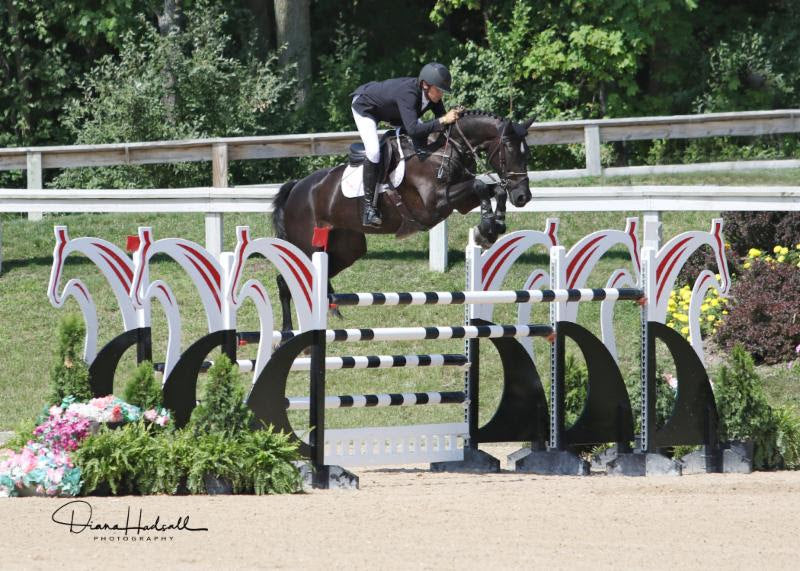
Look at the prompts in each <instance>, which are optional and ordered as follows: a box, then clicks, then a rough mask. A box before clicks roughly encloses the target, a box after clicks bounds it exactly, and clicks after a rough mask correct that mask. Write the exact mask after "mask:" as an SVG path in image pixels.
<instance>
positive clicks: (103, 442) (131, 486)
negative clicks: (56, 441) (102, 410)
mask: <svg viewBox="0 0 800 571" xmlns="http://www.w3.org/2000/svg"><path fill="white" fill-rule="evenodd" d="M156 448H157V445H156V439H155V438H153V435H152V434H151V433H150V431H149V430H148V429H147V426H145V424H144V423H143V422H141V421H140V422H131V423H128V424H126V425H124V426H122V427H120V428H118V429H116V430H110V429H108V428H107V427H101V428H100V430H99V431H98V432H97V434H93V435H92V436H90V437H89V438H87V439H86V440H84V441H83V443H82V444H81V445H80V447H79V448H78V449H77V450H76V451H75V453H74V455H73V460H74V462H75V464H76V465H77V466H79V467H80V469H81V477H82V479H83V490H82V491H83V493H84V494H88V493H91V492H93V491H95V490H97V489H98V487H100V488H101V489H102V485H103V484H105V485H107V486H108V487H109V488H110V490H111V493H113V494H121V493H135V492H139V491H140V489H139V488H140V487H146V486H142V481H143V480H144V481H147V479H148V478H150V476H148V475H147V473H148V472H149V471H151V470H153V469H154V468H155V465H154V457H155V456H156V454H155V450H156Z"/></svg>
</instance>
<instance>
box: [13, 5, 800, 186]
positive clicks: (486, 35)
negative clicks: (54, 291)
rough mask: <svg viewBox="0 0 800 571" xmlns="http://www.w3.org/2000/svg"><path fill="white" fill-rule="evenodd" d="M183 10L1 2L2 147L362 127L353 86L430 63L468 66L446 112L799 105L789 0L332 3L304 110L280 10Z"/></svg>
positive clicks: (791, 151) (182, 174) (687, 155)
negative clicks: (168, 28)
mask: <svg viewBox="0 0 800 571" xmlns="http://www.w3.org/2000/svg"><path fill="white" fill-rule="evenodd" d="M181 4H182V7H183V16H182V17H181V18H180V25H179V26H178V27H179V28H180V30H179V31H177V32H175V33H172V34H167V35H161V34H160V33H159V24H158V23H159V16H161V15H162V14H161V12H162V11H163V10H164V3H163V2H162V1H158V0H110V1H108V2H102V3H99V2H84V3H76V2H56V1H55V0H30V1H26V2H22V1H21V0H7V1H6V2H4V3H3V4H1V5H0V24H2V25H0V74H2V81H0V145H3V146H21V145H36V144H59V143H76V142H85V143H100V142H111V141H115V142H116V141H142V140H163V139H175V138H184V137H195V136H218V135H219V136H223V135H258V134H266V133H277V132H308V131H310V132H315V131H330V130H339V129H352V119H351V116H350V105H349V104H350V100H349V94H350V93H351V92H352V90H353V89H355V87H357V86H358V85H359V84H360V83H362V82H365V81H371V80H380V79H385V78H387V77H393V76H409V75H415V74H416V73H417V72H418V70H419V68H420V66H421V65H422V64H423V63H425V62H427V61H431V60H435V61H442V62H444V63H448V64H450V65H451V68H452V70H453V72H454V79H455V81H454V88H455V91H454V93H453V94H452V95H451V96H449V98H448V99H447V100H446V104H448V105H452V104H455V103H463V104H466V105H468V106H470V107H477V108H483V109H487V110H491V111H494V112H496V113H500V114H503V115H509V116H513V117H515V118H517V119H521V118H527V117H530V116H535V117H536V118H537V119H539V120H557V119H578V118H599V117H624V116H637V115H671V114H684V113H697V112H719V111H734V110H746V109H767V108H782V107H783V108H785V107H794V106H795V104H796V103H795V98H796V93H797V91H798V88H800V71H798V69H797V66H796V54H797V53H798V51H800V34H797V32H796V30H797V29H798V28H799V27H800V4H798V3H797V2H791V1H789V0H765V1H764V2H760V3H756V2H752V1H749V0H734V1H732V2H729V1H723V0H707V1H704V2H698V1H697V0H572V1H570V2H562V1H559V0H536V1H534V0H492V1H490V0H436V1H435V2H431V1H430V0H398V1H397V2H394V3H392V5H391V7H389V6H388V5H387V4H386V3H385V2H382V1H380V0H358V1H357V2H356V1H352V2H342V1H340V0H316V1H315V2H312V3H310V27H311V43H310V46H311V57H312V68H311V76H312V81H311V90H310V92H309V93H308V94H307V97H305V99H304V102H303V105H301V106H297V105H295V103H296V102H297V101H296V100H297V96H298V93H297V91H296V86H295V83H294V81H296V79H295V78H296V71H295V70H294V69H284V68H282V66H280V65H279V55H280V54H279V52H278V51H277V50H278V46H277V45H276V44H277V41H278V40H277V36H278V34H277V33H276V29H275V27H276V24H277V22H276V14H275V9H274V6H273V3H272V2H266V3H262V2H256V1H255V0H247V1H245V2H241V1H239V2H237V1H234V0H219V1H216V2H210V1H209V0H183V1H182V2H181ZM165 77H172V78H174V82H170V81H165ZM173 100H174V102H175V103H174V107H175V109H174V111H173V110H171V106H172V105H173V104H172V103H171V102H172V101H173ZM795 139H796V138H793V137H775V138H760V139H758V140H748V139H745V138H741V137H740V138H727V139H726V138H715V139H709V140H686V141H681V140H671V141H666V142H665V141H652V142H650V141H642V142H635V143H624V144H623V143H617V144H615V145H613V146H611V145H609V146H606V147H605V148H604V156H603V160H604V162H605V163H609V164H610V163H615V164H625V163H628V162H631V163H637V164H641V163H644V164H655V163H662V162H690V161H697V160H709V159H721V160H728V159H731V158H733V159H735V158H771V157H784V156H796V155H798V154H800V152H798V151H799V149H798V145H797V141H796V140H795ZM582 160H583V157H582V149H581V148H579V147H575V148H570V147H564V146H562V147H558V148H544V149H535V155H534V162H535V163H536V164H537V165H538V167H537V168H568V167H570V166H577V165H579V164H580V163H581V162H582ZM330 162H331V159H329V158H309V159H299V160H298V159H289V160H286V161H271V163H270V165H267V166H263V165H262V166H255V165H252V164H248V165H247V166H239V165H234V167H233V168H232V176H233V177H234V178H235V179H236V180H237V182H252V181H257V180H280V179H281V178H285V177H287V176H290V175H295V174H302V173H304V172H307V171H308V170H309V169H310V168H313V167H315V166H320V165H323V164H329V163H330ZM532 166H534V165H532ZM0 176H2V177H3V178H4V179H5V180H10V179H9V176H12V177H13V176H17V177H18V175H7V174H3V175H0ZM65 176H66V178H62V179H60V180H59V181H58V185H59V186H69V185H76V186H77V185H80V186H106V187H108V186H123V185H124V186H172V185H175V186H178V185H179V186H188V185H192V184H207V182H208V180H207V179H208V168H207V165H187V164H184V165H173V166H168V167H165V166H153V167H136V168H127V167H126V168H115V169H103V171H102V172H100V171H99V170H94V171H91V172H87V171H82V172H80V173H71V172H70V173H69V174H68V175H65Z"/></svg>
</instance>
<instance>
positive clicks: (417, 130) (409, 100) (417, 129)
mask: <svg viewBox="0 0 800 571" xmlns="http://www.w3.org/2000/svg"><path fill="white" fill-rule="evenodd" d="M409 95H410V97H409V96H405V97H398V99H397V109H398V111H400V119H401V120H402V121H403V127H404V128H405V130H406V133H408V134H409V135H410V136H411V137H412V138H414V139H416V138H423V137H427V136H428V135H430V134H431V133H433V132H434V131H441V130H442V128H443V125H442V124H441V123H439V119H438V115H437V118H436V119H431V120H430V121H424V122H420V121H419V120H418V119H419V116H418V115H417V113H418V111H417V108H416V103H417V100H416V96H415V95H414V94H413V93H409Z"/></svg>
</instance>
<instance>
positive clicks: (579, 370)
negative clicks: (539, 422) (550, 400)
mask: <svg viewBox="0 0 800 571" xmlns="http://www.w3.org/2000/svg"><path fill="white" fill-rule="evenodd" d="M588 385H589V371H588V370H587V369H586V364H585V363H584V362H583V361H582V360H581V361H579V360H578V359H576V358H575V355H567V356H566V358H565V359H564V424H565V425H566V426H572V425H573V424H575V421H576V420H578V417H580V415H581V413H582V412H583V407H584V405H585V404H586V389H587V387H588Z"/></svg>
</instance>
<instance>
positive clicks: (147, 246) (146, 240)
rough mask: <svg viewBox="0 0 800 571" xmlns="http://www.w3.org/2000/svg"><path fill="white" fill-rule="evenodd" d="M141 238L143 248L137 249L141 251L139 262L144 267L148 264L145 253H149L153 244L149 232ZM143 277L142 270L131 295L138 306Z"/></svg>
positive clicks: (140, 301)
mask: <svg viewBox="0 0 800 571" xmlns="http://www.w3.org/2000/svg"><path fill="white" fill-rule="evenodd" d="M142 238H143V242H144V248H142V245H141V244H139V247H140V248H141V249H142V255H141V257H140V259H139V262H140V263H141V264H142V267H145V266H146V265H147V263H148V260H147V252H149V251H150V246H152V245H153V242H152V240H151V239H150V233H149V232H144V233H143V236H142ZM143 276H144V270H140V271H139V276H138V278H137V280H136V286H135V288H134V289H133V294H134V295H135V296H136V301H137V302H138V303H140V304H141V303H142V300H141V299H140V298H139V288H140V286H141V285H142V277H143Z"/></svg>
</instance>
